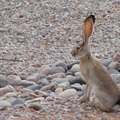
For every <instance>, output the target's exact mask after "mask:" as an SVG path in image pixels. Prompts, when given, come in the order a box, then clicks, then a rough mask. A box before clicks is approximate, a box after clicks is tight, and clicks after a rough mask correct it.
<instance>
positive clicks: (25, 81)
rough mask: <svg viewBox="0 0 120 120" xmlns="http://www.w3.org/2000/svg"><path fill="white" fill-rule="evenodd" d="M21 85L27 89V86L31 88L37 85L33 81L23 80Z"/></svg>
mask: <svg viewBox="0 0 120 120" xmlns="http://www.w3.org/2000/svg"><path fill="white" fill-rule="evenodd" d="M21 85H22V86H24V87H27V86H31V85H36V83H35V82H33V81H27V80H22V83H21Z"/></svg>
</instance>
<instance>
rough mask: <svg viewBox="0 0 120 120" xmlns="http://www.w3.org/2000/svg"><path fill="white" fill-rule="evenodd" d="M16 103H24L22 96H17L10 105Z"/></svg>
mask: <svg viewBox="0 0 120 120" xmlns="http://www.w3.org/2000/svg"><path fill="white" fill-rule="evenodd" d="M18 104H25V100H23V99H22V98H17V99H16V100H15V101H14V102H12V103H11V105H12V106H14V105H18Z"/></svg>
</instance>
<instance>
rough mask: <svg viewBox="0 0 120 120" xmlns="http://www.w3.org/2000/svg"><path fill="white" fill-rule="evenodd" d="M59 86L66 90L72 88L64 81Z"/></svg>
mask: <svg viewBox="0 0 120 120" xmlns="http://www.w3.org/2000/svg"><path fill="white" fill-rule="evenodd" d="M57 87H59V88H62V89H63V90H66V89H68V88H70V87H69V84H67V83H64V82H63V83H60V84H59V85H58V86H57Z"/></svg>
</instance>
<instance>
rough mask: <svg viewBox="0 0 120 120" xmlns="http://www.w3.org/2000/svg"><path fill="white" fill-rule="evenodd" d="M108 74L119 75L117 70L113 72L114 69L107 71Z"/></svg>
mask: <svg viewBox="0 0 120 120" xmlns="http://www.w3.org/2000/svg"><path fill="white" fill-rule="evenodd" d="M108 73H109V74H120V73H119V72H118V71H117V70H115V69H109V70H108Z"/></svg>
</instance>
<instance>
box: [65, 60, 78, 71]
mask: <svg viewBox="0 0 120 120" xmlns="http://www.w3.org/2000/svg"><path fill="white" fill-rule="evenodd" d="M79 63H80V61H79V60H76V61H74V62H73V63H71V64H68V65H67V68H68V70H70V69H71V68H72V66H73V65H75V64H79Z"/></svg>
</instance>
